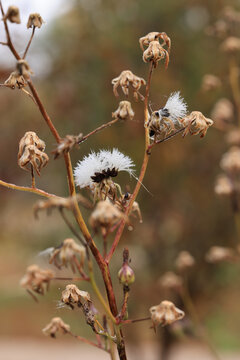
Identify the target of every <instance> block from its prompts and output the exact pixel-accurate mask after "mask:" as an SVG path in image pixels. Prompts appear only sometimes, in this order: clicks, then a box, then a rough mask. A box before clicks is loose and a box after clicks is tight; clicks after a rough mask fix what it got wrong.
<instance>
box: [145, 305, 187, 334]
mask: <svg viewBox="0 0 240 360" xmlns="http://www.w3.org/2000/svg"><path fill="white" fill-rule="evenodd" d="M149 311H150V313H151V318H152V322H153V326H154V328H156V327H157V326H158V325H162V326H165V325H170V324H172V323H173V322H175V321H177V320H180V319H182V318H183V317H184V316H185V313H184V312H183V311H182V310H180V309H178V308H177V307H176V306H175V305H174V304H173V303H172V302H171V301H167V300H164V301H162V302H161V303H160V304H159V305H156V306H152V307H151V308H150V309H149Z"/></svg>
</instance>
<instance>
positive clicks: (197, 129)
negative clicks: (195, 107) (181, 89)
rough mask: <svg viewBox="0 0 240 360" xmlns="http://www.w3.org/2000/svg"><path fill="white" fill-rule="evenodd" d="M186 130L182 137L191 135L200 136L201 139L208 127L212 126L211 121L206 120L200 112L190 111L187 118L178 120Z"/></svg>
mask: <svg viewBox="0 0 240 360" xmlns="http://www.w3.org/2000/svg"><path fill="white" fill-rule="evenodd" d="M179 121H180V122H181V123H182V124H183V125H184V126H186V129H185V130H184V132H183V137H184V136H186V135H188V134H191V135H198V134H199V135H200V138H203V137H204V136H205V135H206V133H207V130H208V128H209V127H210V126H212V125H213V121H212V120H211V119H208V118H206V117H205V116H204V115H203V114H202V113H201V112H200V111H192V112H191V113H190V114H189V115H188V116H186V117H185V118H183V119H180V120H179Z"/></svg>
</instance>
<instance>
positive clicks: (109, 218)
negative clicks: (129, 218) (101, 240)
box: [89, 200, 125, 235]
mask: <svg viewBox="0 0 240 360" xmlns="http://www.w3.org/2000/svg"><path fill="white" fill-rule="evenodd" d="M124 218H125V215H124V214H123V213H122V212H121V211H120V210H119V209H118V208H117V206H114V205H113V204H112V203H111V202H110V201H109V200H105V201H99V202H98V203H97V205H96V207H95V209H94V211H93V212H92V214H91V216H90V218H89V224H90V226H91V227H92V228H93V229H94V230H95V231H97V230H98V229H99V228H100V229H101V231H102V233H103V235H106V234H107V232H108V230H109V229H110V228H111V227H112V226H114V225H116V224H117V223H118V221H120V220H122V219H124Z"/></svg>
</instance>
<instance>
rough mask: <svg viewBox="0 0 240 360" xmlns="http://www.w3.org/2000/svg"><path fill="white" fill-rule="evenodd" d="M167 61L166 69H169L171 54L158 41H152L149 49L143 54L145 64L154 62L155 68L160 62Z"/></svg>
mask: <svg viewBox="0 0 240 360" xmlns="http://www.w3.org/2000/svg"><path fill="white" fill-rule="evenodd" d="M162 59H165V68H167V67H168V63H169V54H168V52H167V50H166V49H164V48H163V47H162V46H161V45H160V44H159V42H158V41H151V42H150V44H149V46H148V48H147V49H146V50H145V51H144V53H143V61H144V62H150V61H152V62H153V65H154V67H156V66H157V65H158V62H159V61H160V60H162Z"/></svg>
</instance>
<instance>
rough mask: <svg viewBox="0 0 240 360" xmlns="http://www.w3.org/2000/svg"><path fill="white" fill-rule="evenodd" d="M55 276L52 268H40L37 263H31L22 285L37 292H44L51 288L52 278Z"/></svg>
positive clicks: (21, 282)
mask: <svg viewBox="0 0 240 360" xmlns="http://www.w3.org/2000/svg"><path fill="white" fill-rule="evenodd" d="M52 278H53V272H52V271H50V270H44V269H40V268H39V267H38V266H37V265H35V264H34V265H31V266H29V267H28V268H27V270H26V274H25V275H24V277H23V278H22V279H21V281H20V285H21V286H22V287H23V288H25V289H27V290H29V291H31V290H32V291H35V292H36V293H37V294H42V295H43V294H44V292H45V287H44V285H46V290H48V288H49V284H50V281H51V279H52Z"/></svg>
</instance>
